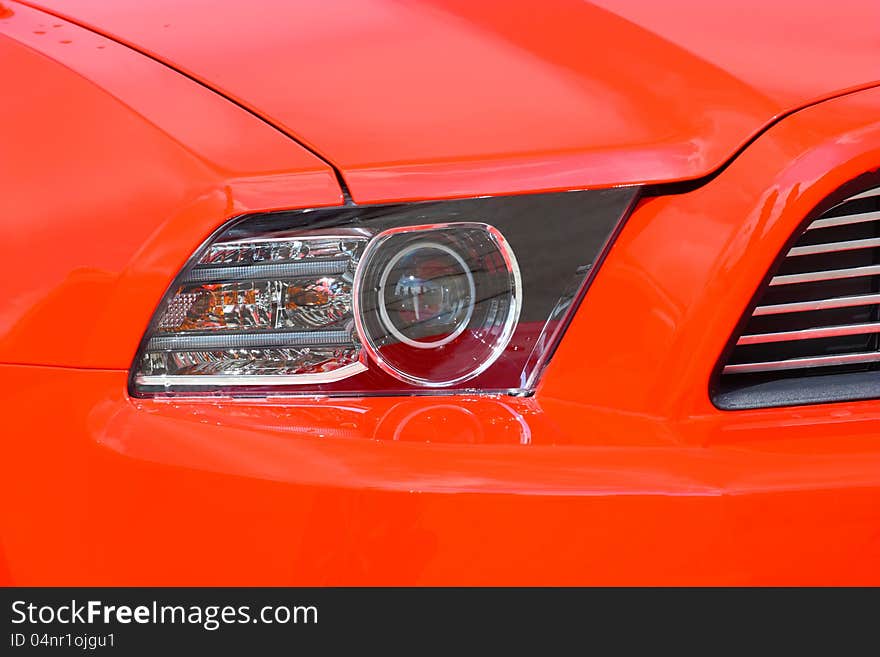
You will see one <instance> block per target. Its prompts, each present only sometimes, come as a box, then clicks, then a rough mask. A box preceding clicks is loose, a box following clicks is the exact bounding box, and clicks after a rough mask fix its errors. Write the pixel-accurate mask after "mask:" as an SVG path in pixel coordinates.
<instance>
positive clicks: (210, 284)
mask: <svg viewBox="0 0 880 657" xmlns="http://www.w3.org/2000/svg"><path fill="white" fill-rule="evenodd" d="M635 195H636V190H635V188H620V189H613V190H601V191H579V192H565V193H557V194H534V195H523V196H513V197H487V198H475V199H460V200H452V201H437V202H423V203H410V204H395V205H376V206H346V207H342V208H326V209H316V210H300V211H294V212H274V213H267V214H260V215H249V216H245V217H240V218H238V219H235V220H233V221H231V222H230V223H229V224H228V225H227V226H225V227H223V228H222V229H221V230H220V231H218V232H217V233H216V234H215V235H214V236H213V237H212V238H210V239H209V240H208V241H207V242H206V243H205V244H204V245H203V246H202V247H201V248H200V249H199V250H198V251H197V252H196V253H195V255H194V256H193V257H192V259H191V260H190V262H189V263H188V264H187V265H186V266H185V267H184V269H183V271H182V272H181V273H180V274H179V276H178V277H177V278H176V279H175V281H174V282H173V283H172V285H171V287H170V288H169V290H168V292H167V293H166V295H165V297H164V298H163V300H162V302H161V303H160V305H159V307H158V309H157V311H156V313H155V316H154V318H153V321H152V322H151V325H150V328H149V330H148V331H147V333H146V335H145V336H144V340H143V343H142V345H141V348H140V350H139V352H138V355H137V357H136V360H135V363H134V366H133V368H132V381H131V391H132V393H133V394H135V395H139V396H150V395H181V394H184V395H202V394H221V395H250V396H254V395H256V396H265V395H270V394H271V395H277V394H294V395H295V394H308V395H315V394H319V395H364V394H414V393H419V392H429V391H430V392H431V393H433V394H437V393H438V392H442V391H461V390H470V391H481V392H494V393H498V392H506V393H512V394H529V393H531V392H532V391H533V390H534V387H535V385H536V383H537V380H538V376H539V374H540V372H541V370H542V368H543V367H544V365H545V364H546V363H547V361H548V360H549V358H550V356H551V355H552V352H553V349H554V348H555V345H556V343H557V342H558V339H559V337H560V335H561V332H562V330H563V329H564V327H565V325H566V323H567V321H568V319H569V318H570V316H571V313H572V312H573V310H574V308H575V307H576V305H577V302H578V300H579V299H580V297H581V295H582V294H583V292H584V290H585V288H586V285H587V283H588V281H589V280H590V278H591V274H592V272H593V271H594V270H595V268H596V265H597V264H598V263H599V262H600V260H601V258H602V257H603V255H604V253H605V251H606V249H607V248H608V245H609V244H610V242H611V239H612V237H613V235H614V234H615V230H616V228H617V227H618V226H619V225H620V223H621V220H622V218H623V217H624V215H625V214H626V211H627V209H628V208H629V207H630V206H631V204H632V202H633V199H634V198H635Z"/></svg>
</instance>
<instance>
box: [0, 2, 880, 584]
mask: <svg viewBox="0 0 880 657" xmlns="http://www.w3.org/2000/svg"><path fill="white" fill-rule="evenodd" d="M0 70H2V74H3V75H2V77H3V94H2V98H0V274H2V281H3V283H2V284H3V291H2V293H0V363H2V365H0V417H2V420H0V437H2V441H0V493H2V499H3V504H2V506H0V583H5V584H14V585H282V584H284V585H307V584H308V585H312V584H316V585H324V584H347V585H361V584H378V585H385V584H394V585H398V584H400V585H409V584H503V585H507V584H554V585H555V584H614V585H627V584H875V585H877V584H880V3H877V2H876V1H873V0H839V1H837V2H834V3H831V4H829V3H827V2H819V1H818V0H798V2H796V3H795V2H789V1H787V0H783V1H781V2H775V3H773V2H766V1H765V0H738V1H737V2H731V3H721V4H717V3H711V2H704V1H697V0H669V1H667V2H653V1H649V0H629V1H627V0H597V1H596V2H591V3H589V2H582V1H580V0H506V1H504V2H500V1H499V2H474V1H469V0H426V1H421V2H415V1H407V0H340V1H338V2H327V1H325V0H297V1H296V2H290V1H287V0H252V1H249V2H231V1H229V0H150V1H149V2H146V1H140V0H118V1H114V2H109V1H107V0H0Z"/></svg>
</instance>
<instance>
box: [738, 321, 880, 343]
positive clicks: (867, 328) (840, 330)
mask: <svg viewBox="0 0 880 657" xmlns="http://www.w3.org/2000/svg"><path fill="white" fill-rule="evenodd" d="M878 331H880V323H872V324H847V325H845V326H822V327H819V328H812V329H801V330H798V331H780V332H778V333H756V334H754V335H743V336H740V339H739V340H737V341H736V343H737V344H767V343H768V342H785V341H786V340H813V339H815V338H836V337H840V336H842V335H861V334H863V333H877V332H878Z"/></svg>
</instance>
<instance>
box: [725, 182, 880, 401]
mask: <svg viewBox="0 0 880 657" xmlns="http://www.w3.org/2000/svg"><path fill="white" fill-rule="evenodd" d="M873 371H877V379H876V381H875V382H874V383H873V385H874V386H875V387H876V388H877V392H876V394H874V393H872V394H871V395H868V396H880V187H873V188H871V189H868V190H866V191H864V192H861V193H859V194H856V195H855V196H851V197H849V198H847V199H846V200H845V201H843V202H842V203H839V204H837V205H835V206H834V207H832V208H831V209H830V210H828V211H827V212H826V213H825V214H824V215H822V216H820V217H818V218H817V219H815V220H813V221H812V222H811V223H810V224H808V225H807V226H805V227H804V228H803V229H802V230H801V233H800V234H799V235H798V236H797V237H796V239H795V241H794V243H793V244H792V246H791V247H790V248H789V249H788V251H787V252H786V253H785V257H784V258H782V260H781V261H780V262H779V263H778V266H777V268H776V271H775V272H773V275H772V276H771V278H770V280H769V282H768V283H767V285H766V287H765V288H764V289H763V290H762V291H761V292H760V293H759V295H758V299H757V303H756V306H755V308H754V310H753V311H752V313H751V315H750V316H749V317H748V318H747V320H746V321H745V322H744V326H743V327H742V329H741V331H740V334H739V335H738V336H737V339H736V341H735V343H734V346H733V349H732V351H731V352H730V353H729V355H728V358H727V362H726V363H724V366H723V367H722V369H721V378H720V380H719V386H718V389H717V390H715V395H716V402H717V403H719V405H720V406H721V407H722V408H748V407H756V406H767V405H771V406H772V405H788V404H793V403H797V402H798V399H801V398H802V399H804V400H807V401H809V400H810V399H814V398H816V392H815V391H816V388H815V386H816V385H824V383H823V382H827V381H829V380H830V378H834V377H853V376H859V377H861V378H860V379H859V381H864V380H866V377H865V373H867V372H873ZM857 373H862V374H857ZM829 377H830V378H829ZM801 388H802V389H803V390H804V391H805V392H804V394H803V395H801V396H800V397H799V394H798V390H799V389H801ZM834 389H835V390H844V391H847V390H849V391H850V392H851V390H850V388H848V387H847V385H837V386H834ZM777 390H779V391H784V392H780V393H779V399H778V401H775V402H774V401H773V395H774V394H775V391H777ZM850 392H846V393H840V394H847V395H849V394H850ZM864 392H865V391H860V392H859V393H858V394H855V393H853V395H854V396H851V397H844V398H865V394H863V393H864ZM749 394H754V395H755V396H754V399H755V400H758V401H754V403H752V402H750V401H749V397H748V395H749ZM835 394H837V393H835ZM737 395H740V396H739V397H737ZM820 397H822V396H821V395H820ZM822 398H823V399H824V400H825V401H827V399H825V398H824V397H822ZM805 403H806V402H805Z"/></svg>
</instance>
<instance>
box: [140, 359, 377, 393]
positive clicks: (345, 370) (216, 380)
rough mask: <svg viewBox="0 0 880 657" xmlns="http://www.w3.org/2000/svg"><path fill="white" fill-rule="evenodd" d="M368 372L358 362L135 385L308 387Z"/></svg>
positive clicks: (161, 377)
mask: <svg viewBox="0 0 880 657" xmlns="http://www.w3.org/2000/svg"><path fill="white" fill-rule="evenodd" d="M366 369H367V367H366V365H364V364H363V363H361V362H360V361H357V362H356V363H349V364H348V365H344V366H342V367H340V368H339V369H335V370H332V371H330V372H312V373H308V374H260V375H253V376H241V375H229V376H224V375H211V376H204V375H200V374H156V375H151V374H139V375H138V376H137V377H135V381H136V382H137V383H138V384H140V385H144V386H174V385H178V386H188V387H194V386H216V385H220V386H224V385H235V386H278V385H281V386H298V385H304V384H307V383H312V384H321V383H333V382H334V381H341V380H342V379H347V378H348V377H350V376H354V375H355V374H360V373H361V372H363V371H365V370H366Z"/></svg>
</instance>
